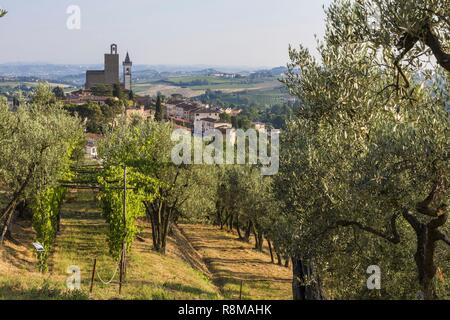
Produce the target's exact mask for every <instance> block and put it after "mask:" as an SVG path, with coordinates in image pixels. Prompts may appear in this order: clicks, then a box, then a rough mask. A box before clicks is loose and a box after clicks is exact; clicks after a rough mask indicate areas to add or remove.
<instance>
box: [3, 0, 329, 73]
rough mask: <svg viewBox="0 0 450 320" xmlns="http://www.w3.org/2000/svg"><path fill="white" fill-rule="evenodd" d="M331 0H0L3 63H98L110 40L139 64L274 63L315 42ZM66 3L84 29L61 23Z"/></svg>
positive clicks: (286, 58) (122, 52)
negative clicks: (4, 12) (73, 8)
mask: <svg viewBox="0 0 450 320" xmlns="http://www.w3.org/2000/svg"><path fill="white" fill-rule="evenodd" d="M329 3H330V0H127V1H123V0H122V1H119V0H70V1H67V0H38V1H30V0H0V7H2V8H5V9H6V10H8V11H9V13H8V15H7V16H6V17H5V18H2V19H0V39H1V43H2V50H0V63H7V62H51V63H61V64H62V63H64V64H65V63H68V64H85V63H102V62H103V53H105V52H106V51H108V48H109V45H110V43H112V42H115V43H117V44H118V46H119V53H120V54H121V55H123V54H124V53H125V51H126V50H128V51H130V55H131V59H132V60H133V62H134V63H137V64H153V65H155V64H169V65H170V64H171V65H193V64H203V65H223V66H253V67H257V66H279V65H285V64H286V62H287V61H288V53H287V51H288V45H289V44H293V45H297V44H299V43H302V44H304V45H306V46H308V47H310V48H314V47H315V39H314V34H317V35H319V36H321V35H322V34H323V29H324V21H323V20H324V13H323V9H322V6H323V5H328V4H329ZM69 5H78V6H79V7H80V8H81V30H79V31H74V30H72V31H70V30H68V29H67V27H66V21H67V18H68V15H67V14H66V9H67V7H68V6H69Z"/></svg>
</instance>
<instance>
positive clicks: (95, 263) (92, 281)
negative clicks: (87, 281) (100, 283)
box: [89, 258, 97, 293]
mask: <svg viewBox="0 0 450 320" xmlns="http://www.w3.org/2000/svg"><path fill="white" fill-rule="evenodd" d="M96 267H97V258H95V259H94V266H93V267H92V276H91V287H90V289H89V292H90V293H92V290H93V289H94V277H95V269H96Z"/></svg>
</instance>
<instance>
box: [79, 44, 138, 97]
mask: <svg viewBox="0 0 450 320" xmlns="http://www.w3.org/2000/svg"><path fill="white" fill-rule="evenodd" d="M122 66H123V83H122V86H123V88H124V89H125V90H129V91H131V82H132V78H131V67H132V66H133V63H132V62H131V60H130V56H129V54H128V52H127V56H126V58H125V61H123V63H122ZM114 84H118V85H120V76H119V54H118V53H117V45H116V44H112V45H111V51H110V53H106V54H105V67H104V70H88V71H87V72H86V85H85V88H86V89H87V90H89V89H91V88H92V87H95V86H97V85H114Z"/></svg>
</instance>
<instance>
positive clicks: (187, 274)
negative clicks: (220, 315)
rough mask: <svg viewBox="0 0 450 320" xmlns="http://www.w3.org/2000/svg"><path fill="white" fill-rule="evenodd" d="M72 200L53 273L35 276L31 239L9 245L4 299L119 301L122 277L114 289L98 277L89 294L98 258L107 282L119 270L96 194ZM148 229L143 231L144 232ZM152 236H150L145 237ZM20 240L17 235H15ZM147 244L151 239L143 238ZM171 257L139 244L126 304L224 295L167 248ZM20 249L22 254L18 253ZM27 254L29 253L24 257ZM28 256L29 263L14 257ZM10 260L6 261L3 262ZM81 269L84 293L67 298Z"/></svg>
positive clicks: (1, 278)
mask: <svg viewBox="0 0 450 320" xmlns="http://www.w3.org/2000/svg"><path fill="white" fill-rule="evenodd" d="M72 196H76V199H72V200H71V199H70V196H69V200H68V202H67V203H66V204H65V206H64V208H63V216H62V229H61V234H60V236H58V239H57V242H56V245H55V248H54V253H53V255H52V258H51V259H50V261H49V263H50V274H47V275H41V274H39V273H37V272H36V271H35V263H36V261H35V259H34V257H33V254H32V253H31V251H30V250H29V248H30V245H31V239H32V232H31V229H29V228H28V230H21V233H22V234H23V233H24V231H28V232H27V234H28V238H29V240H28V241H27V242H26V243H24V245H22V246H19V247H16V248H15V247H14V246H13V245H12V244H11V243H8V244H7V248H8V252H5V257H7V259H8V260H7V263H5V262H4V261H3V262H1V263H0V271H1V275H0V299H67V298H76V299H80V298H81V299H83V298H91V299H117V298H119V295H118V284H117V279H118V276H116V277H115V279H116V281H113V283H112V284H111V285H103V284H102V283H101V282H100V281H99V280H98V278H97V277H96V281H95V286H94V291H93V293H92V294H91V295H89V293H88V291H89V283H90V277H91V270H92V264H93V259H94V257H97V261H98V263H97V270H98V272H99V274H100V276H101V277H102V278H103V280H106V281H108V280H109V279H110V277H111V276H112V274H113V273H114V271H115V269H116V264H115V263H114V261H113V260H112V259H111V258H110V257H109V254H108V245H107V242H106V230H107V225H106V224H105V222H104V221H103V219H102V218H101V216H100V212H99V210H98V209H97V208H96V206H95V202H94V201H93V200H94V196H95V195H94V194H93V193H89V192H82V193H78V194H76V195H72ZM146 231H148V230H144V232H146ZM147 233H148V232H147ZM15 237H17V234H15ZM145 238H146V239H149V235H148V234H145ZM168 249H169V252H168V255H167V256H162V255H159V254H156V253H154V252H152V250H151V244H150V243H149V242H147V241H146V242H139V241H136V242H135V244H134V246H133V248H132V251H131V253H130V255H129V264H128V277H127V284H126V285H125V286H124V288H123V292H122V296H120V298H122V299H217V298H220V293H219V291H218V290H217V288H216V287H215V286H214V285H213V284H212V283H211V282H210V280H209V279H208V278H206V277H205V276H204V275H203V274H202V273H200V272H198V271H196V270H194V269H192V268H191V267H190V266H189V264H187V263H186V262H184V261H183V260H182V258H181V253H180V252H179V250H178V249H177V248H176V247H175V246H174V244H173V242H170V243H169V248H168ZM17 250H19V251H17ZM24 252H25V253H26V254H24ZM24 255H26V256H27V259H28V260H27V262H25V261H22V260H20V259H18V258H11V256H20V257H22V258H23V256H24ZM5 259H6V258H5ZM71 265H76V266H78V267H80V269H81V278H82V284H81V290H82V292H80V293H75V294H69V293H67V291H66V289H65V282H66V279H67V276H68V274H67V273H66V270H67V268H68V267H69V266H71Z"/></svg>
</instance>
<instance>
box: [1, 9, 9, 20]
mask: <svg viewBox="0 0 450 320" xmlns="http://www.w3.org/2000/svg"><path fill="white" fill-rule="evenodd" d="M7 13H8V11H6V10H4V9H0V18H2V17H4V16H6V14H7Z"/></svg>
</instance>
